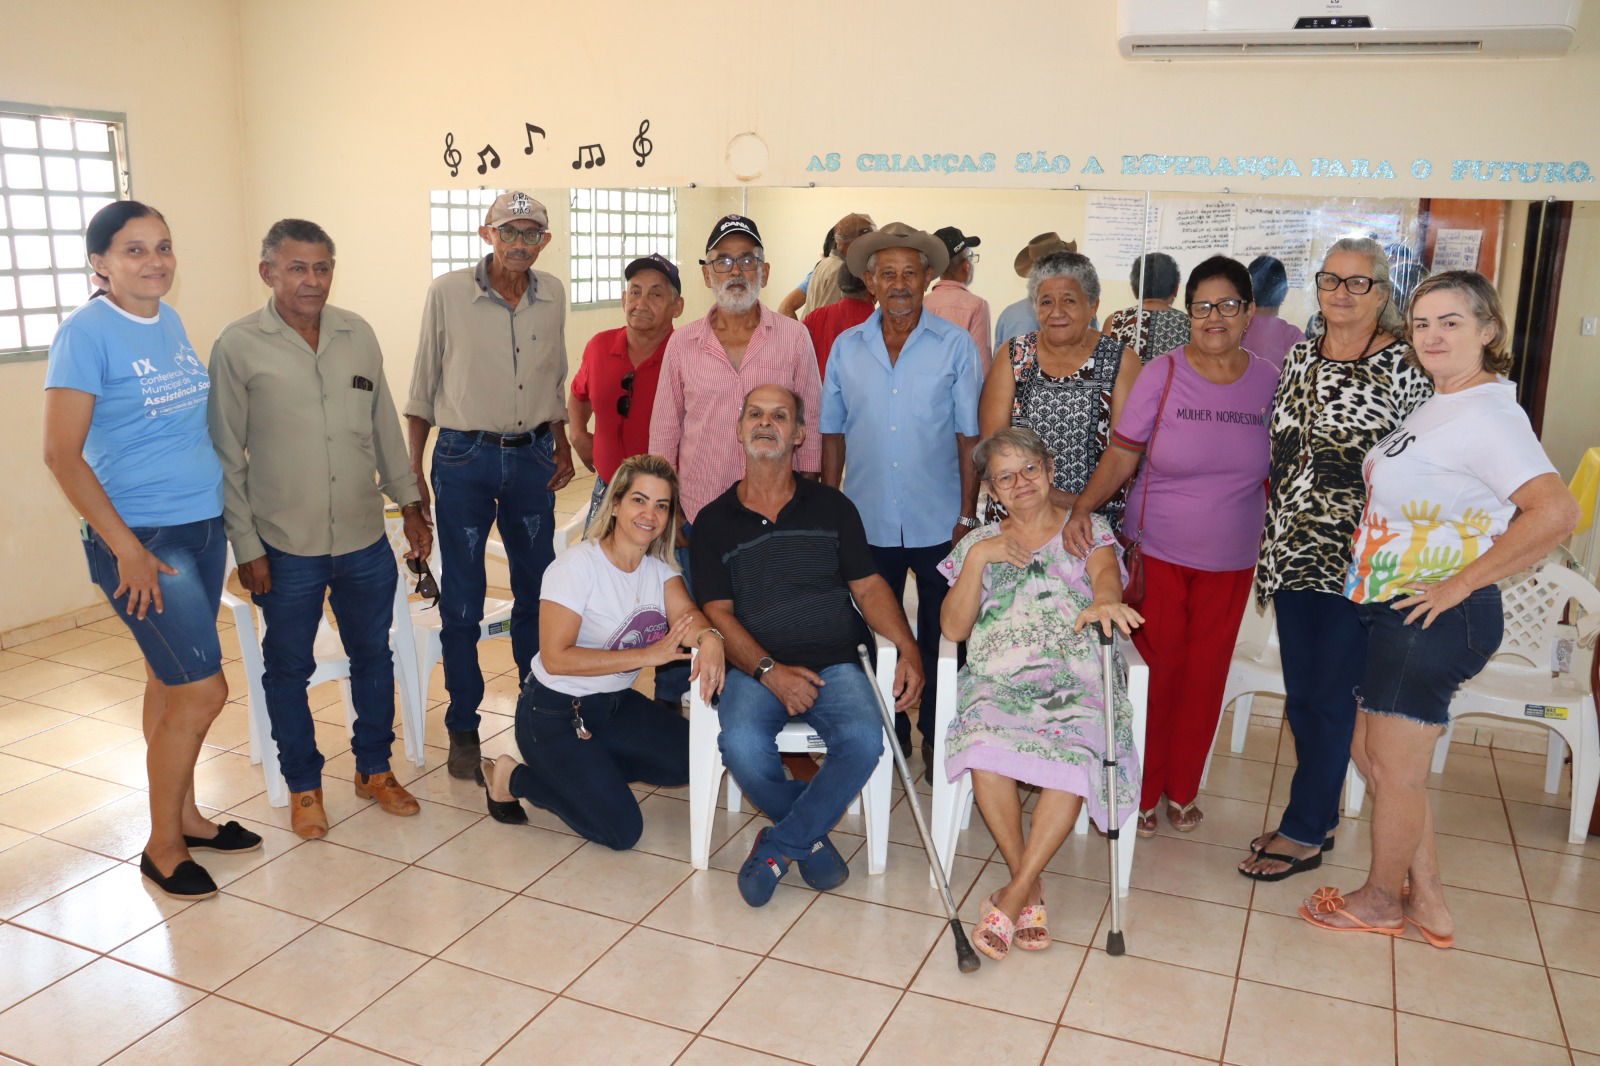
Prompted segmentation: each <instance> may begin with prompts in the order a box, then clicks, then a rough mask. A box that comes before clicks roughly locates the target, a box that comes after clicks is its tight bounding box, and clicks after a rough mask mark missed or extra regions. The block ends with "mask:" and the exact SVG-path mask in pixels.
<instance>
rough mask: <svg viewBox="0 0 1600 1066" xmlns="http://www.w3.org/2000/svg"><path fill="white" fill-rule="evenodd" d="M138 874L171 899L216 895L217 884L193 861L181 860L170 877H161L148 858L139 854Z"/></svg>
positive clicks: (202, 897) (142, 853) (207, 897)
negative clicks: (142, 875)
mask: <svg viewBox="0 0 1600 1066" xmlns="http://www.w3.org/2000/svg"><path fill="white" fill-rule="evenodd" d="M139 872H140V873H142V874H144V876H145V879H146V880H148V881H149V882H150V883H151V884H152V885H155V886H156V887H157V888H159V889H160V890H161V891H163V892H165V893H166V894H167V895H169V896H171V897H172V898H173V899H210V898H211V897H212V896H215V895H216V894H217V883H216V882H215V881H213V880H211V875H210V874H208V873H206V868H205V867H204V866H201V865H200V864H199V863H197V862H195V861H194V860H193V859H185V860H183V861H182V862H180V863H179V864H178V868H177V869H175V870H173V871H172V873H171V874H170V875H168V876H166V877H162V876H161V871H160V870H157V869H156V864H155V863H154V862H151V861H150V856H149V855H147V854H145V853H144V852H140V853H139Z"/></svg>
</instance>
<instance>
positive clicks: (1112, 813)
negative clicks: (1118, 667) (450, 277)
mask: <svg viewBox="0 0 1600 1066" xmlns="http://www.w3.org/2000/svg"><path fill="white" fill-rule="evenodd" d="M1094 631H1095V633H1096V634H1097V635H1098V636H1099V637H1100V680H1101V694H1100V704H1101V707H1102V710H1103V716H1104V718H1105V730H1106V750H1105V754H1104V755H1102V756H1101V757H1100V772H1101V775H1102V776H1103V777H1104V779H1105V783H1106V812H1107V813H1106V818H1107V823H1108V824H1107V826H1106V840H1107V841H1108V842H1109V843H1110V845H1111V928H1110V929H1108V930H1106V954H1107V955H1121V954H1122V953H1123V943H1122V899H1121V896H1120V895H1119V893H1118V887H1119V886H1118V884H1117V872H1118V869H1119V868H1120V864H1119V863H1118V861H1117V838H1118V837H1119V836H1120V835H1121V833H1122V819H1121V818H1120V817H1118V816H1117V711H1116V706H1117V700H1116V694H1117V690H1116V687H1115V684H1114V682H1115V681H1116V676H1115V672H1114V670H1115V667H1114V664H1113V663H1112V661H1111V659H1112V655H1111V653H1112V651H1113V650H1114V649H1115V648H1116V636H1115V634H1113V633H1108V632H1106V630H1105V627H1103V626H1101V625H1099V624H1096V625H1095V627H1094Z"/></svg>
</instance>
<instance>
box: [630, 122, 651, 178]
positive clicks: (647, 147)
mask: <svg viewBox="0 0 1600 1066" xmlns="http://www.w3.org/2000/svg"><path fill="white" fill-rule="evenodd" d="M649 132H650V120H649V119H645V120H644V121H643V122H641V123H639V135H638V136H637V137H635V138H634V139H633V154H634V155H636V156H638V157H639V158H638V160H637V161H636V162H635V163H634V164H633V165H634V166H636V167H642V166H644V161H645V160H646V159H648V158H650V153H651V152H653V151H655V150H656V146H655V145H654V144H652V143H651V142H650V138H648V137H646V136H645V134H646V133H649Z"/></svg>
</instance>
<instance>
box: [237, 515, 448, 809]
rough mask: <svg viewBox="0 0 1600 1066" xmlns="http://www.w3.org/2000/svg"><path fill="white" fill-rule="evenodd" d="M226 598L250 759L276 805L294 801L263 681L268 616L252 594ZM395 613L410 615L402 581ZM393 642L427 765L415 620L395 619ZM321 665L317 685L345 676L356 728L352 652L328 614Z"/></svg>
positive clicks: (349, 723) (348, 717)
mask: <svg viewBox="0 0 1600 1066" xmlns="http://www.w3.org/2000/svg"><path fill="white" fill-rule="evenodd" d="M234 565H235V564H234V559H233V548H232V547H231V546H230V547H229V548H228V562H227V567H228V572H230V573H231V572H232V571H233V568H234ZM222 602H223V604H224V605H226V606H227V608H228V610H229V611H230V613H232V615H233V623H234V628H235V633H236V635H237V637H238V640H239V661H240V664H241V665H242V666H243V667H244V674H245V691H246V695H247V701H246V712H245V713H246V720H247V722H248V727H249V735H250V762H251V764H252V765H259V766H260V767H261V776H262V779H263V781H264V782H265V783H266V787H267V802H268V803H269V804H271V805H272V806H274V807H287V806H288V805H289V786H288V785H287V784H286V783H285V782H284V780H283V773H282V771H281V770H280V768H279V765H278V745H277V742H276V741H274V740H273V739H272V722H271V719H270V718H269V717H268V715H267V694H266V688H265V686H264V684H263V682H262V676H263V674H264V673H265V672H266V664H265V662H264V661H263V659H262V655H261V634H262V633H263V632H264V631H265V622H264V621H263V620H262V619H261V617H260V612H259V611H258V610H257V609H256V608H255V606H254V605H253V604H252V603H250V602H249V601H248V600H246V599H243V598H241V597H239V596H235V595H234V594H233V593H232V592H230V591H228V589H227V587H226V586H224V587H223V590H222ZM393 610H394V615H393V617H394V619H395V620H399V619H402V618H404V617H405V616H406V613H407V610H408V608H407V606H406V593H405V585H404V584H403V583H399V582H397V583H396V585H395V597H394V608H393ZM389 646H390V650H391V652H392V654H393V655H394V679H395V684H396V686H397V687H398V688H399V700H398V701H397V702H398V710H399V712H400V717H401V722H402V724H403V729H404V733H405V737H404V741H405V749H404V750H405V753H406V757H407V758H409V759H410V760H411V761H412V762H413V763H414V764H415V765H417V766H419V767H420V766H422V765H423V763H424V761H425V755H424V752H423V747H422V715H423V704H422V702H421V701H420V700H418V699H417V698H416V693H415V686H414V684H413V683H412V680H413V679H414V678H415V677H416V650H415V645H414V643H413V642H412V640H411V629H410V626H406V625H395V624H394V623H393V622H391V624H390V628H389ZM312 656H313V658H314V659H315V661H316V667H315V669H313V670H312V672H311V678H310V680H309V681H308V682H307V683H306V684H307V687H308V688H314V687H316V686H317V685H320V684H322V683H323V682H326V681H337V682H339V694H340V696H341V697H342V699H343V703H344V718H345V725H346V727H347V728H349V729H351V730H354V728H355V720H356V711H355V704H354V703H353V702H351V699H350V658H349V656H347V655H346V654H345V651H344V644H343V643H342V642H341V641H340V639H339V632H338V630H336V629H334V628H333V626H331V625H329V624H328V619H327V615H326V614H324V615H323V617H322V618H321V620H320V621H319V622H318V623H317V635H316V638H315V641H314V642H313V644H312Z"/></svg>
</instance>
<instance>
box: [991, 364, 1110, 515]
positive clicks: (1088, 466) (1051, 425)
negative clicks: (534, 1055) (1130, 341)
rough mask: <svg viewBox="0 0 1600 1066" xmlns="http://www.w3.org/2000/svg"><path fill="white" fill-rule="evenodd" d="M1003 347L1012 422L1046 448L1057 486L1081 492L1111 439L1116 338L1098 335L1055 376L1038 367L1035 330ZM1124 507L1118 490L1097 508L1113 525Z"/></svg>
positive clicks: (1063, 489)
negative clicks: (1078, 360) (1070, 368)
mask: <svg viewBox="0 0 1600 1066" xmlns="http://www.w3.org/2000/svg"><path fill="white" fill-rule="evenodd" d="M1008 352H1009V355H1010V359H1011V374H1012V377H1013V378H1014V379H1015V381H1016V392H1015V394H1014V396H1013V398H1012V401H1011V424H1012V425H1014V426H1027V427H1028V428H1029V429H1031V430H1033V431H1034V432H1035V433H1037V434H1039V437H1040V439H1041V440H1043V441H1044V443H1045V447H1047V448H1049V449H1050V455H1051V457H1052V458H1054V459H1055V461H1056V474H1055V480H1054V482H1053V484H1054V485H1055V487H1056V488H1058V489H1060V490H1061V491H1062V492H1069V493H1072V494H1074V495H1076V494H1077V493H1080V492H1082V491H1083V487H1084V486H1085V485H1087V484H1088V483H1089V477H1090V476H1091V475H1092V474H1093V473H1094V469H1095V467H1096V466H1098V465H1099V464H1100V456H1101V453H1103V452H1104V451H1105V450H1106V443H1107V442H1108V441H1109V440H1110V439H1111V392H1112V390H1113V389H1115V388H1116V385H1117V372H1118V371H1119V370H1121V369H1122V352H1123V344H1122V341H1121V339H1119V338H1117V337H1114V336H1112V335H1111V334H1109V333H1103V334H1101V335H1100V340H1099V341H1098V342H1097V343H1096V344H1095V347H1094V351H1092V352H1090V353H1089V358H1088V359H1086V360H1084V363H1083V366H1081V367H1079V368H1078V369H1077V370H1076V371H1074V372H1073V373H1071V374H1069V375H1067V376H1066V377H1059V378H1057V377H1051V376H1050V375H1049V374H1046V373H1045V372H1044V371H1043V370H1041V369H1040V367H1039V334H1038V333H1037V332H1034V333H1024V334H1022V335H1021V336H1020V337H1014V338H1012V340H1011V343H1010V345H1009V346H1008ZM1123 506H1124V494H1123V493H1118V494H1117V495H1116V496H1115V497H1113V498H1112V499H1111V500H1109V501H1107V502H1106V504H1105V506H1103V507H1101V508H1100V513H1101V514H1103V515H1105V516H1106V517H1108V518H1110V519H1111V521H1112V523H1113V524H1117V523H1120V522H1121V521H1122V511H1123Z"/></svg>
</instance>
